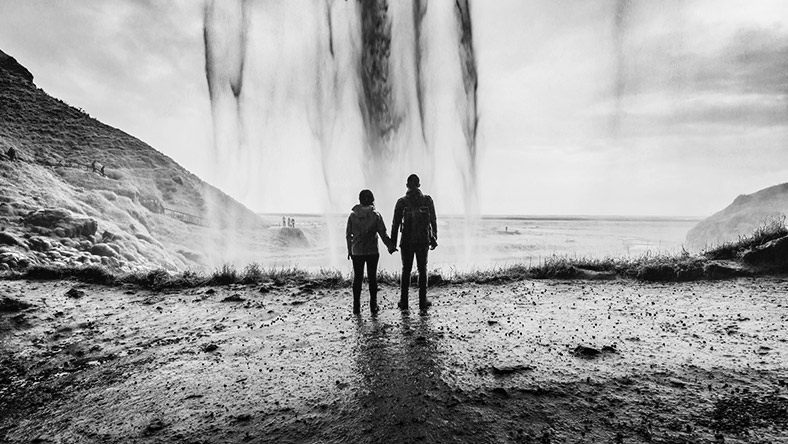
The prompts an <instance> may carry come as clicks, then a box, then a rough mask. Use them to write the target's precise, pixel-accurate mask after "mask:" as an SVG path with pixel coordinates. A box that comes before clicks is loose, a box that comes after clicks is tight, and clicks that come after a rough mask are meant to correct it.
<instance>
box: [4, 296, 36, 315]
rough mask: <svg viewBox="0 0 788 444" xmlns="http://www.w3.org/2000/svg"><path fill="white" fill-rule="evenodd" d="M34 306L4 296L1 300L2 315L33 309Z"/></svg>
mask: <svg viewBox="0 0 788 444" xmlns="http://www.w3.org/2000/svg"><path fill="white" fill-rule="evenodd" d="M32 306H33V305H32V304H28V303H27V302H24V301H20V300H18V299H14V298H9V297H8V296H3V297H2V298H0V313H16V312H19V311H22V310H25V309H28V308H30V307H32Z"/></svg>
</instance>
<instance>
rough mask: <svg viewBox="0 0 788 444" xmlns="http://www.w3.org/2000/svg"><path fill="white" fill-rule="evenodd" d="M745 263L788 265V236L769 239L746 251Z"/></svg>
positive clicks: (776, 266) (763, 265)
mask: <svg viewBox="0 0 788 444" xmlns="http://www.w3.org/2000/svg"><path fill="white" fill-rule="evenodd" d="M742 260H743V261H744V263H746V264H749V265H756V266H760V267H768V268H782V269H784V268H786V267H788V236H784V237H781V238H779V239H775V240H773V241H769V242H767V243H765V244H763V245H760V246H758V247H755V248H754V249H752V250H750V251H748V252H746V253H744V256H742Z"/></svg>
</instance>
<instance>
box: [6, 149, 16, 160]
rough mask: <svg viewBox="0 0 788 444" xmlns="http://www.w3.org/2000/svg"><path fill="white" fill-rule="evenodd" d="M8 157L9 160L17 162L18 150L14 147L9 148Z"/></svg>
mask: <svg viewBox="0 0 788 444" xmlns="http://www.w3.org/2000/svg"><path fill="white" fill-rule="evenodd" d="M6 155H7V156H8V160H11V161H14V160H16V150H15V149H14V147H10V148H8V152H7V153H6Z"/></svg>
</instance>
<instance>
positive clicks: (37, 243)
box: [27, 236, 52, 252]
mask: <svg viewBox="0 0 788 444" xmlns="http://www.w3.org/2000/svg"><path fill="white" fill-rule="evenodd" d="M27 243H28V245H30V249H31V250H33V251H41V252H44V251H49V250H51V249H52V244H51V243H49V240H48V239H46V238H44V237H41V236H33V237H31V238H30V239H28V240H27Z"/></svg>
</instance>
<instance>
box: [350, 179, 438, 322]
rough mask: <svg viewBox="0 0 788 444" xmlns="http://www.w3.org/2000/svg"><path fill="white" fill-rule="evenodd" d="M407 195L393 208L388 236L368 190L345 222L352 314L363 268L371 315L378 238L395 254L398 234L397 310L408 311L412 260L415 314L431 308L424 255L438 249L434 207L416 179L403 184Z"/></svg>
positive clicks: (355, 310)
mask: <svg viewBox="0 0 788 444" xmlns="http://www.w3.org/2000/svg"><path fill="white" fill-rule="evenodd" d="M406 185H407V187H408V191H407V193H405V195H404V196H403V197H401V198H399V199H398V200H397V204H396V205H395V206H394V221H393V222H392V224H391V236H389V235H388V234H386V224H385V223H384V222H383V217H382V216H381V215H380V213H378V212H377V211H375V196H374V195H373V194H372V191H370V190H362V191H361V193H359V195H358V200H359V204H358V205H356V206H354V207H353V210H352V211H351V213H350V216H349V217H348V220H347V228H346V230H345V238H346V239H347V253H348V259H351V260H352V261H353V313H354V314H359V313H360V312H361V285H362V281H363V279H364V267H365V266H366V268H367V279H368V280H369V309H370V311H371V312H372V314H373V315H375V314H377V312H378V311H379V307H378V295H377V293H378V282H377V268H378V259H379V258H380V254H379V253H378V235H380V238H381V239H382V240H383V243H384V244H385V245H386V248H387V249H388V252H389V254H393V253H394V252H395V251H397V236H398V235H399V233H400V231H401V232H402V236H401V238H400V244H399V248H400V254H401V256H402V278H401V280H400V300H399V303H398V304H397V307H399V309H400V310H407V309H408V287H409V286H410V272H411V270H412V269H413V258H414V257H415V258H416V268H417V269H418V272H419V310H421V312H422V313H423V312H425V311H426V310H427V307H429V306H430V305H432V304H431V303H430V302H429V301H428V300H427V253H428V252H429V250H431V249H435V247H437V246H438V243H437V238H438V225H437V221H436V217H435V205H434V204H433V202H432V198H431V197H430V196H428V195H425V194H424V193H422V192H421V190H420V189H419V188H420V186H421V183H420V181H419V176H417V175H415V174H411V175H410V176H408V181H407V184H406Z"/></svg>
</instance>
